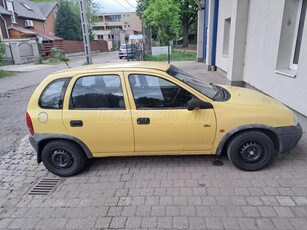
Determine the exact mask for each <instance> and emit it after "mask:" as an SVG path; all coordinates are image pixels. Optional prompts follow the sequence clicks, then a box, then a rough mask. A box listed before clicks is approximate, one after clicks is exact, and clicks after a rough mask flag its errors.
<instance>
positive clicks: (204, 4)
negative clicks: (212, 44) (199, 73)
mask: <svg viewBox="0 0 307 230" xmlns="http://www.w3.org/2000/svg"><path fill="white" fill-rule="evenodd" d="M208 6H209V1H208V0H204V2H203V5H202V9H204V31H203V60H202V61H203V62H204V63H205V62H206V58H207V40H208V39H207V36H208V8H209V7H208Z"/></svg>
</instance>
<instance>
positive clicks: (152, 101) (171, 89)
mask: <svg viewBox="0 0 307 230" xmlns="http://www.w3.org/2000/svg"><path fill="white" fill-rule="evenodd" d="M125 80H126V85H127V86H129V87H128V94H129V98H130V102H131V117H132V123H133V128H134V135H135V151H136V152H137V153H138V152H139V153H144V152H148V153H150V152H156V153H157V154H164V153H172V152H173V153H178V152H184V153H189V152H190V153H197V152H210V150H211V147H212V144H213V141H214V138H215V132H216V121H215V114H214V110H213V109H199V110H194V111H188V110H187V103H188V101H189V100H191V99H192V97H195V95H193V94H192V93H191V92H190V91H188V90H187V89H186V88H188V87H187V86H186V88H184V87H182V86H180V85H179V82H177V83H175V82H173V81H171V80H170V79H168V78H167V76H162V75H157V74H144V73H141V72H125ZM174 81H176V80H174ZM158 152H160V153H158Z"/></svg>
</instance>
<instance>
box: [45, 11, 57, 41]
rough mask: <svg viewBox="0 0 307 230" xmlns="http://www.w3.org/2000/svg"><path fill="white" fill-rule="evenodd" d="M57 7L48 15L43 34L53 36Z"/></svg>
mask: <svg viewBox="0 0 307 230" xmlns="http://www.w3.org/2000/svg"><path fill="white" fill-rule="evenodd" d="M57 10H58V7H57V6H56V7H54V9H53V10H52V11H51V13H50V14H49V15H48V17H47V18H46V21H45V32H46V33H49V34H52V35H54V34H55V22H56V11H57Z"/></svg>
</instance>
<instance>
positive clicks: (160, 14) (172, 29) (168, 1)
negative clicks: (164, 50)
mask: <svg viewBox="0 0 307 230" xmlns="http://www.w3.org/2000/svg"><path fill="white" fill-rule="evenodd" d="M143 20H144V23H145V24H146V25H147V26H148V27H150V28H151V29H152V30H153V31H156V32H157V34H158V39H159V41H160V43H161V44H162V45H166V44H168V41H169V40H171V39H173V38H174V37H175V33H176V31H177V28H178V25H179V23H180V22H179V7H178V5H177V4H175V3H174V1H173V0H155V1H152V0H151V1H148V5H147V8H146V9H145V10H144V14H143Z"/></svg>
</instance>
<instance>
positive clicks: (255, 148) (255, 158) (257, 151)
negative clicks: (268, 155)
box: [239, 141, 264, 163]
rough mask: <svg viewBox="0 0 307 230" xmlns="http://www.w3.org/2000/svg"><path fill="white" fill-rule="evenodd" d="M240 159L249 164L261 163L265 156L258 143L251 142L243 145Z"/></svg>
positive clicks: (240, 150)
mask: <svg viewBox="0 0 307 230" xmlns="http://www.w3.org/2000/svg"><path fill="white" fill-rule="evenodd" d="M239 154H240V158H241V159H242V160H243V161H245V162H248V163H256V162H259V161H260V160H261V159H262V158H263V156H264V151H263V147H262V146H261V145H260V144H259V143H258V142H256V141H249V142H246V143H244V144H243V145H241V147H240V149H239Z"/></svg>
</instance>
